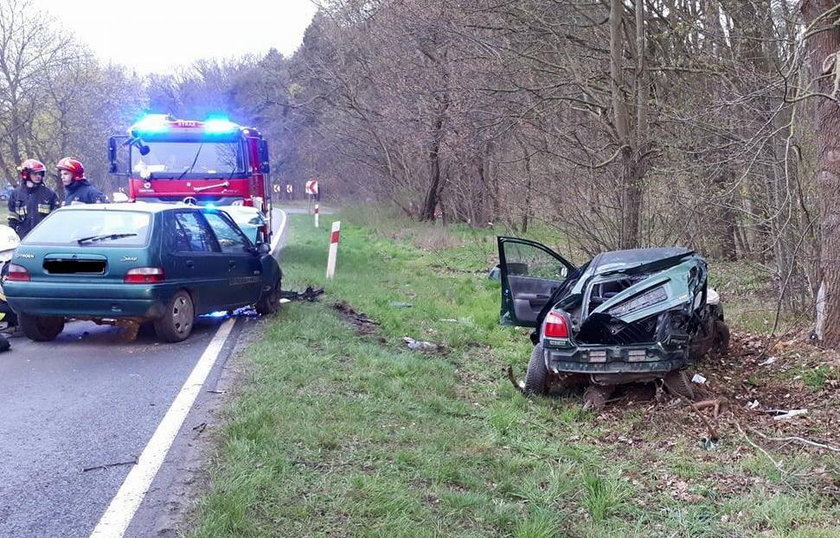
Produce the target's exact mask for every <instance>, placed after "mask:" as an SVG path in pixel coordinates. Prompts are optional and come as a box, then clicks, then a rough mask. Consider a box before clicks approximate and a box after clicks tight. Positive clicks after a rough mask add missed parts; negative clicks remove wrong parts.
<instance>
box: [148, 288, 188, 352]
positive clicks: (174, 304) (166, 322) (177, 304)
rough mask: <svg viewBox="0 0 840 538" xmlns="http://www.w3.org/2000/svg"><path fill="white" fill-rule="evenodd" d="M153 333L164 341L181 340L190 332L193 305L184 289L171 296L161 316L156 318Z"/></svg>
mask: <svg viewBox="0 0 840 538" xmlns="http://www.w3.org/2000/svg"><path fill="white" fill-rule="evenodd" d="M154 324H155V333H156V334H157V336H158V338H160V339H161V340H163V341H164V342H182V341H184V340H186V339H187V338H188V337H189V336H190V333H192V330H193V325H194V324H195V306H194V305H193V301H192V297H190V294H189V293H187V291H186V290H180V291H178V292H177V293H176V294H175V295H173V296H172V299H170V301H169V303H167V305H166V309H165V310H164V313H163V316H162V317H160V318H159V319H156V320H155V322H154Z"/></svg>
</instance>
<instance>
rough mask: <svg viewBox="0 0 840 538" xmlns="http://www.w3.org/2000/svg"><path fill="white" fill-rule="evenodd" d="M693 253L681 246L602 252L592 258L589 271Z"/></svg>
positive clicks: (634, 265) (624, 266) (610, 268)
mask: <svg viewBox="0 0 840 538" xmlns="http://www.w3.org/2000/svg"><path fill="white" fill-rule="evenodd" d="M690 254H694V251H693V250H689V249H687V248H682V247H659V248H634V249H629V250H612V251H610V252H603V253H601V254H598V255H597V256H595V257H594V258H593V259H592V262H591V264H590V267H589V271H590V272H593V273H599V272H602V271H610V270H614V269H617V268H622V269H630V268H633V267H639V266H642V265H647V264H649V263H654V262H657V261H664V260H670V259H673V260H676V259H679V258H682V257H684V256H688V255H690Z"/></svg>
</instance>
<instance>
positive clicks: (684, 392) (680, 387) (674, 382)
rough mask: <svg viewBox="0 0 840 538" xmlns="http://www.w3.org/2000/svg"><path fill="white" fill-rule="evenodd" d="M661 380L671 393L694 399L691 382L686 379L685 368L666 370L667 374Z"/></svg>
mask: <svg viewBox="0 0 840 538" xmlns="http://www.w3.org/2000/svg"><path fill="white" fill-rule="evenodd" d="M663 381H664V382H665V388H667V389H668V391H669V392H670V393H671V394H675V395H679V396H682V397H683V398H688V399H689V400H693V399H694V389H693V388H692V387H691V382H690V381H689V380H688V376H687V375H686V373H685V370H678V371H676V372H668V375H666V376H665V378H664V379H663Z"/></svg>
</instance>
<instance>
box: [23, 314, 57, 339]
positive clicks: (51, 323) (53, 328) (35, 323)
mask: <svg viewBox="0 0 840 538" xmlns="http://www.w3.org/2000/svg"><path fill="white" fill-rule="evenodd" d="M18 324H20V328H21V330H22V331H23V334H25V335H26V337H27V338H29V339H30V340H33V341H35V342H51V341H53V340H55V337H56V336H58V335H59V334H61V331H63V330H64V318H62V317H57V316H31V315H29V314H19V315H18Z"/></svg>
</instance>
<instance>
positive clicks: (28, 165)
mask: <svg viewBox="0 0 840 538" xmlns="http://www.w3.org/2000/svg"><path fill="white" fill-rule="evenodd" d="M18 170H20V177H22V178H23V179H24V180H29V178H30V177H31V176H30V174H32V172H41V173H42V174H43V173H46V171H47V167H46V166H44V163H42V162H41V161H36V160H35V159H26V160H25V161H23V162H22V163H21V165H20V166H19V167H18Z"/></svg>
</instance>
